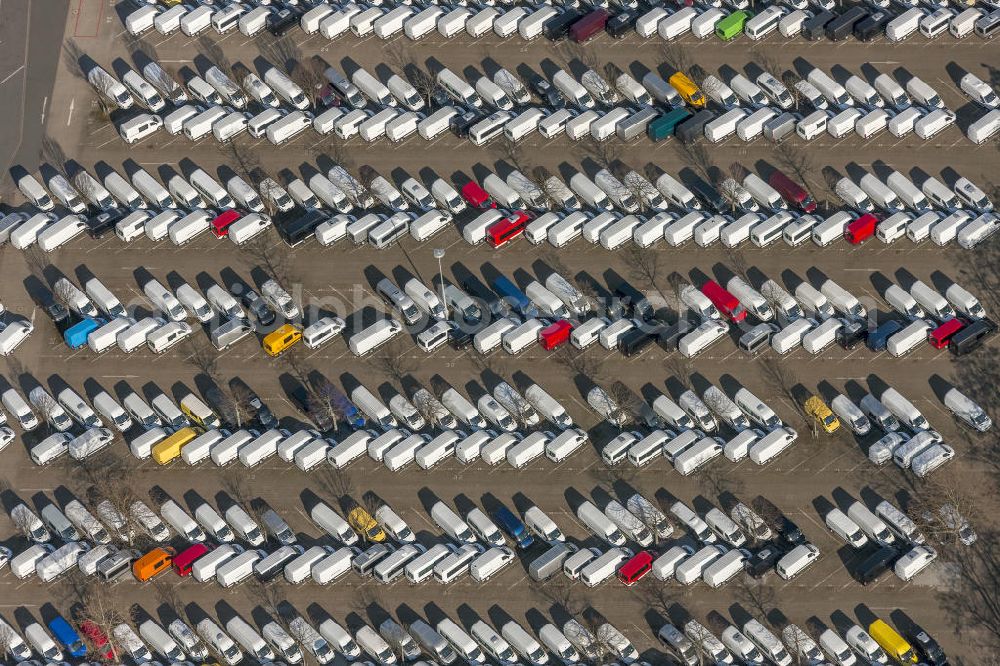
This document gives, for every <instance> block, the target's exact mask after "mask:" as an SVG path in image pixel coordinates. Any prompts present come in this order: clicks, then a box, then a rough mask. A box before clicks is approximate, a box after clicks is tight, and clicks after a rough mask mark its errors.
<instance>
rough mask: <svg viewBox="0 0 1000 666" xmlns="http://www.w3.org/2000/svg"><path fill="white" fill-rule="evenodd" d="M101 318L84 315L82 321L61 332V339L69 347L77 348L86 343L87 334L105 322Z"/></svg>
mask: <svg viewBox="0 0 1000 666" xmlns="http://www.w3.org/2000/svg"><path fill="white" fill-rule="evenodd" d="M106 323H107V322H105V321H104V320H103V319H94V318H93V317H84V318H83V321H80V322H77V323H75V324H73V325H72V326H70V327H69V328H67V329H66V331H65V332H64V333H63V340H65V341H66V345H67V346H68V347H69V348H70V349H79V348H80V347H82V346H84V345H85V344H87V336H88V335H90V334H91V333H92V332H93V331H96V330H97V329H99V328H100V327H101V326H103V325H104V324H106Z"/></svg>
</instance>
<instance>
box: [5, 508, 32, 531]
mask: <svg viewBox="0 0 1000 666" xmlns="http://www.w3.org/2000/svg"><path fill="white" fill-rule="evenodd" d="M22 506H23V507H24V509H20V507H22ZM10 520H11V522H12V523H14V527H15V529H17V531H18V532H20V533H21V534H22V535H24V536H25V537H27V538H28V539H31V538H32V537H31V528H32V526H33V524H34V522H35V515H34V514H33V513H32V512H31V511H30V510H29V509H28V508H27V505H21V504H19V505H17V506H16V507H15V508H14V510H13V511H11V514H10Z"/></svg>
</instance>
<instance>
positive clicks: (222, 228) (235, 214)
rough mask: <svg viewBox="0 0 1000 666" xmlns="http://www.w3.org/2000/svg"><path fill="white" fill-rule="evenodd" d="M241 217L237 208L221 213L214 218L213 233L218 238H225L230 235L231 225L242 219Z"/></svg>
mask: <svg viewBox="0 0 1000 666" xmlns="http://www.w3.org/2000/svg"><path fill="white" fill-rule="evenodd" d="M240 217H241V215H240V213H239V211H235V210H227V211H226V212H224V213H221V214H219V215H218V216H216V218H215V219H214V220H212V233H214V234H215V237H216V238H225V237H226V236H228V235H229V225H231V224H232V223H233V222H235V221H236V220H238V219H240Z"/></svg>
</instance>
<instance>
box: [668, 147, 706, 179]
mask: <svg viewBox="0 0 1000 666" xmlns="http://www.w3.org/2000/svg"><path fill="white" fill-rule="evenodd" d="M674 150H675V151H676V152H677V156H678V157H680V158H681V160H682V161H684V162H686V163H688V164H691V165H692V167H694V169H695V170H696V171H697V172H698V173H699V175H701V176H702V177H703V178H705V179H706V180H708V181H711V180H712V167H713V166H715V163H714V162H713V161H712V158H711V156H710V155H709V153H708V149H707V148H706V147H705V145H704V143H702V142H697V141H696V142H691V143H685V142H684V141H677V142H675V143H674Z"/></svg>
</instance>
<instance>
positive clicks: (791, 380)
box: [757, 356, 798, 403]
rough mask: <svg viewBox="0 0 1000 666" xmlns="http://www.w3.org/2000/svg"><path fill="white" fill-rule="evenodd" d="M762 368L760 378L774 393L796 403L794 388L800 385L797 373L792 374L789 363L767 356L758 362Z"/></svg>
mask: <svg viewBox="0 0 1000 666" xmlns="http://www.w3.org/2000/svg"><path fill="white" fill-rule="evenodd" d="M757 364H758V365H759V366H760V376H761V377H762V378H763V379H764V381H765V382H766V383H767V385H768V387H769V388H770V389H771V391H772V392H773V393H777V394H779V395H783V396H785V397H787V398H789V399H790V400H791V401H792V402H793V403H795V402H796V401H795V395H794V394H793V393H792V388H793V387H794V386H795V385H796V384H798V379H797V378H796V377H795V373H793V372H792V370H791V368H790V367H789V364H788V363H782V362H781V361H780V360H778V359H776V358H773V357H770V356H767V357H764V358H761V359H760V360H758V361H757Z"/></svg>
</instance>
